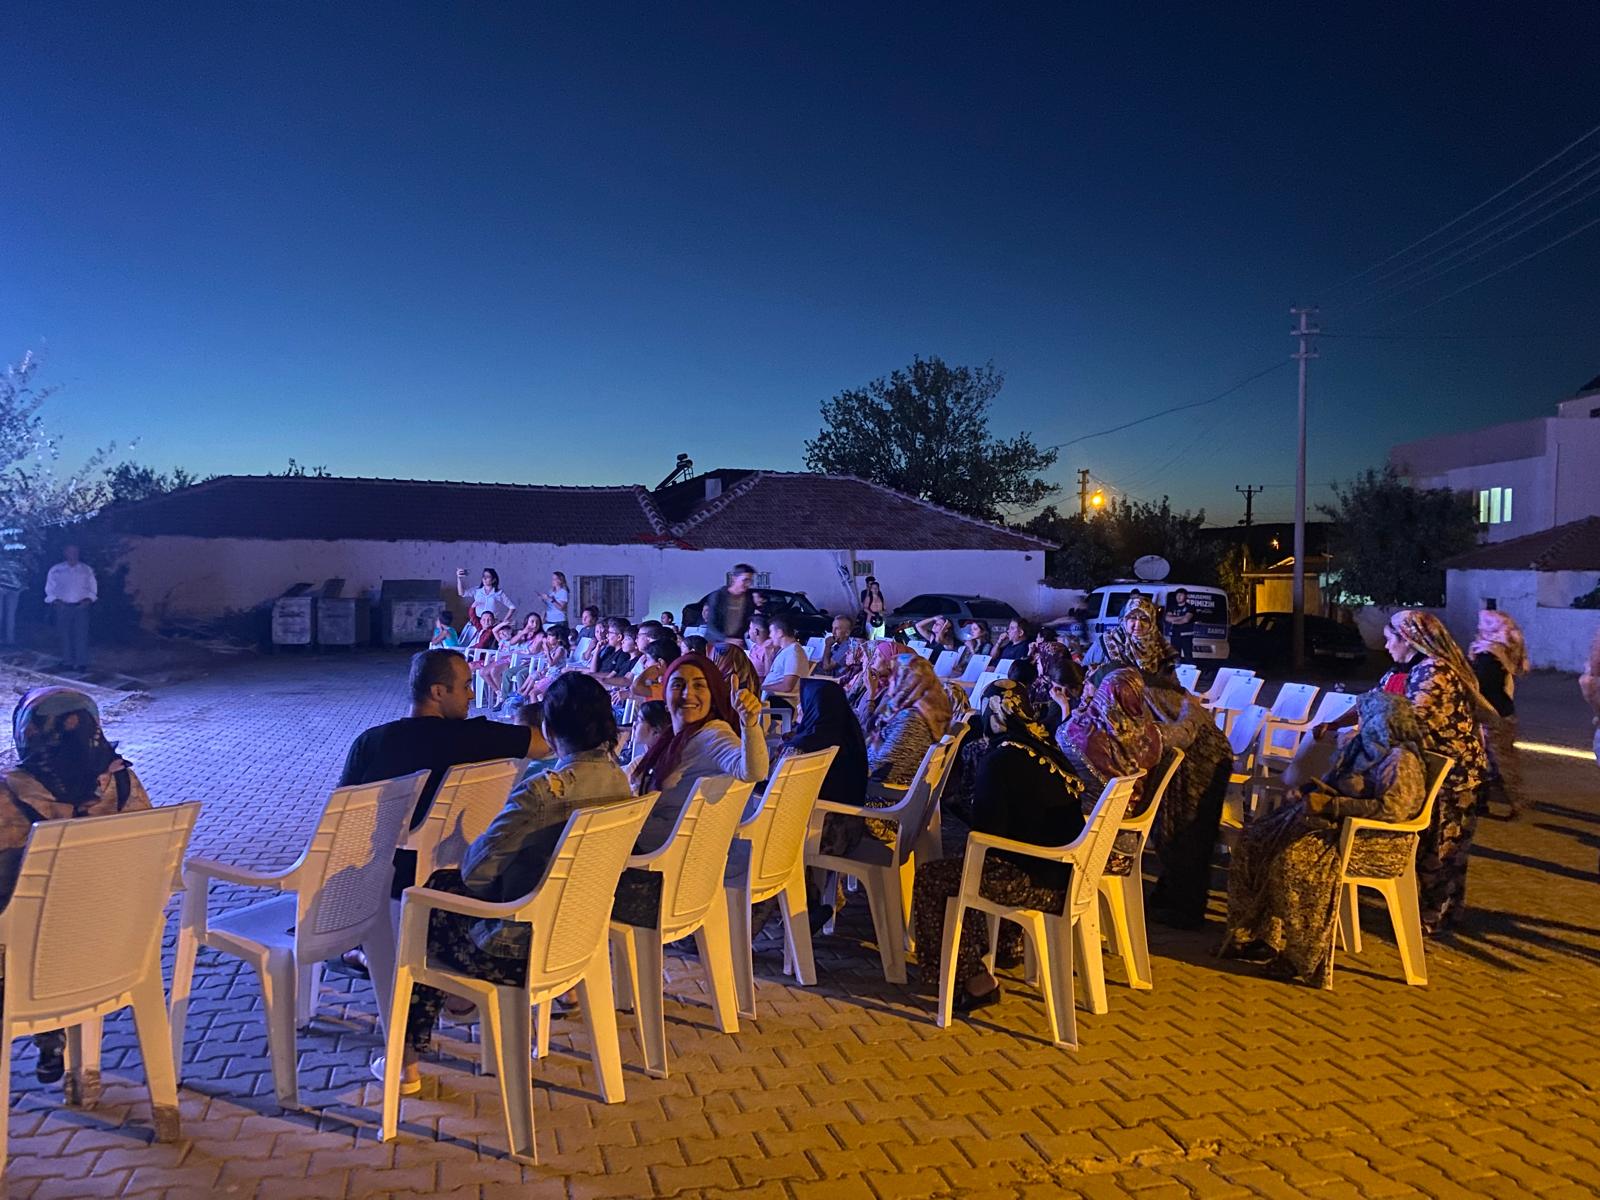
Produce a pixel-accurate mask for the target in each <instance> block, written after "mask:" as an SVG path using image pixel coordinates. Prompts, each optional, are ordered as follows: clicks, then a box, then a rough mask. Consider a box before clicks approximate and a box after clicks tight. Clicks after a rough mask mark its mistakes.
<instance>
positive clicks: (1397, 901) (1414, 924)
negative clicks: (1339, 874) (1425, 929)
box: [1382, 872, 1428, 987]
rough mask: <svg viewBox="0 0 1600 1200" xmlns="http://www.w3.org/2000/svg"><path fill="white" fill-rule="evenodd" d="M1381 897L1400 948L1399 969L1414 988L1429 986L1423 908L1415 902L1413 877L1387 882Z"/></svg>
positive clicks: (1407, 876)
mask: <svg viewBox="0 0 1600 1200" xmlns="http://www.w3.org/2000/svg"><path fill="white" fill-rule="evenodd" d="M1386 883H1387V886H1386V887H1384V888H1383V889H1382V890H1383V897H1384V899H1385V900H1387V901H1388V902H1389V923H1390V924H1391V925H1393V926H1394V940H1395V943H1396V945H1398V946H1399V948H1400V967H1401V969H1402V970H1404V971H1405V973H1406V982H1407V983H1408V984H1410V985H1412V986H1413V987H1427V986H1428V963H1427V959H1426V956H1425V954H1424V952H1423V941H1422V908H1421V905H1420V904H1419V903H1418V898H1417V880H1416V876H1415V875H1412V874H1411V873H1410V872H1407V873H1406V874H1405V875H1402V876H1401V877H1400V878H1399V879H1390V880H1387V881H1386Z"/></svg>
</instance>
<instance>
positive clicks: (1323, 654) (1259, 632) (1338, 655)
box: [1228, 612, 1367, 665]
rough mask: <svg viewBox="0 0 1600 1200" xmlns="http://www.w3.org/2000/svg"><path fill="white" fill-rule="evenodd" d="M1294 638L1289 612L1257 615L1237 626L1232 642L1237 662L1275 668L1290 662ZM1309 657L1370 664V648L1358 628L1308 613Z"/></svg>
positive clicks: (1230, 639)
mask: <svg viewBox="0 0 1600 1200" xmlns="http://www.w3.org/2000/svg"><path fill="white" fill-rule="evenodd" d="M1293 636H1294V618H1293V617H1292V616H1291V615H1290V614H1289V613H1284V612H1275V613H1257V614H1256V615H1255V616H1253V617H1250V618H1249V619H1248V620H1244V621H1240V622H1239V623H1238V624H1237V625H1235V626H1234V627H1233V630H1232V632H1231V633H1230V635H1229V639H1228V640H1229V644H1230V645H1231V646H1232V648H1233V658H1234V659H1235V660H1236V661H1238V662H1240V663H1244V664H1248V665H1272V664H1283V663H1288V662H1289V661H1290V659H1291V657H1292V654H1291V646H1290V642H1291V640H1292V638H1293ZM1306 655H1307V657H1309V658H1311V659H1320V660H1323V661H1329V662H1343V663H1360V662H1365V661H1366V657H1367V646H1366V643H1365V642H1363V641H1362V640H1361V634H1360V633H1359V632H1357V630H1356V627H1355V626H1354V625H1341V624H1339V622H1337V621H1330V620H1328V618H1327V617H1314V616H1311V615H1310V614H1307V616H1306Z"/></svg>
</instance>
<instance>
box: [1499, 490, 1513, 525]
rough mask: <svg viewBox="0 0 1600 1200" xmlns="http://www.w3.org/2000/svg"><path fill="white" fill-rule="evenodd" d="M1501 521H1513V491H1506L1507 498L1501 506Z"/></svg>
mask: <svg viewBox="0 0 1600 1200" xmlns="http://www.w3.org/2000/svg"><path fill="white" fill-rule="evenodd" d="M1500 519H1501V520H1502V521H1509V520H1511V489H1510V488H1507V489H1506V494H1505V498H1504V500H1503V501H1502V502H1501V505H1500Z"/></svg>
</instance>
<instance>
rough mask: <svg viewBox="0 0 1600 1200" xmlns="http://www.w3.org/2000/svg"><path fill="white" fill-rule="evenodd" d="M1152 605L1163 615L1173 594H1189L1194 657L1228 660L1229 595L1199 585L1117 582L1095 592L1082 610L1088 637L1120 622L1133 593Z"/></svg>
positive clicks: (1130, 580) (1129, 580)
mask: <svg viewBox="0 0 1600 1200" xmlns="http://www.w3.org/2000/svg"><path fill="white" fill-rule="evenodd" d="M1135 592H1137V593H1138V594H1139V595H1141V596H1144V597H1146V598H1148V599H1149V600H1151V601H1153V602H1154V604H1155V606H1156V608H1158V609H1160V610H1161V611H1162V612H1165V611H1166V609H1167V605H1168V604H1169V603H1171V600H1172V594H1173V593H1174V592H1185V593H1187V594H1188V602H1189V608H1190V609H1191V610H1192V611H1193V612H1194V657H1195V659H1196V660H1197V661H1199V660H1205V661H1221V660H1223V659H1226V658H1227V657H1228V593H1227V592H1224V591H1223V590H1221V589H1220V588H1214V587H1206V586H1205V585H1204V584H1198V583H1146V582H1144V581H1143V580H1139V579H1119V580H1118V581H1117V582H1116V583H1111V584H1107V585H1106V586H1105V587H1098V588H1095V589H1094V591H1092V592H1090V593H1089V599H1088V601H1087V602H1086V604H1085V607H1086V608H1088V610H1089V637H1090V638H1091V639H1092V638H1093V637H1094V636H1095V635H1096V634H1101V633H1104V632H1105V631H1106V630H1108V629H1111V628H1113V627H1115V626H1116V625H1117V624H1118V623H1119V622H1120V621H1121V620H1122V609H1123V606H1124V605H1126V604H1127V603H1128V601H1129V600H1130V599H1132V598H1133V595H1134V593H1135Z"/></svg>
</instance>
